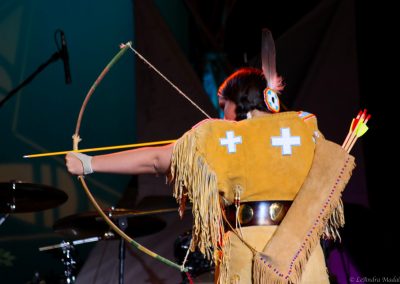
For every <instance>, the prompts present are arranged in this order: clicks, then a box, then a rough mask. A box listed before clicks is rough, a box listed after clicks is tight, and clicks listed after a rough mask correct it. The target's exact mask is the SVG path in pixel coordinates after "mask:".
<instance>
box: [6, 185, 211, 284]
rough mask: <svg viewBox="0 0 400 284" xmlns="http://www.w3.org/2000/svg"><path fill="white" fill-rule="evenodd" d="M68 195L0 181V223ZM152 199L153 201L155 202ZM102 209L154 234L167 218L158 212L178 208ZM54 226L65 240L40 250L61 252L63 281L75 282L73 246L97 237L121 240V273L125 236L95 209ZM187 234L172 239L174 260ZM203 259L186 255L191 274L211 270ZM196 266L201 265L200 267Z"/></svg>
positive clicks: (126, 225) (130, 229)
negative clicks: (15, 214) (9, 217)
mask: <svg viewBox="0 0 400 284" xmlns="http://www.w3.org/2000/svg"><path fill="white" fill-rule="evenodd" d="M67 199H68V195H67V194H66V193H65V192H64V191H62V190H60V189H57V188H54V187H51V186H47V185H42V184H34V183H25V182H20V181H10V182H0V225H1V224H2V223H3V222H4V221H5V220H6V219H7V217H8V216H9V215H10V214H14V213H29V212H37V211H43V210H47V209H51V208H56V207H58V206H60V205H62V204H63V203H65V202H66V201H67ZM150 199H151V197H150ZM147 201H149V200H147ZM151 203H152V204H153V205H154V204H157V203H158V202H151ZM158 204H160V203H158ZM169 204H170V202H169ZM140 208H141V207H140ZM149 208H151V207H149ZM188 209H190V208H188ZM104 212H105V213H106V214H107V215H108V216H109V217H110V218H111V219H112V220H113V221H114V223H115V224H116V225H117V226H118V227H119V228H120V229H121V230H122V231H124V232H125V233H127V234H128V235H129V236H131V237H133V238H135V237H142V236H146V235H150V234H154V233H156V232H159V231H161V230H162V229H164V228H165V227H166V222H165V221H164V220H163V219H162V218H160V217H158V215H159V214H164V213H169V212H177V208H165V209H154V208H151V210H132V209H121V208H118V209H116V208H110V209H106V210H104ZM53 230H54V232H56V233H57V234H59V235H61V236H62V237H63V238H65V239H67V240H68V241H62V242H61V243H58V244H55V245H49V246H44V247H40V248H39V251H43V252H44V251H52V252H54V251H57V253H58V254H59V255H60V253H61V262H62V264H63V267H64V275H63V278H64V280H63V283H74V282H75V280H76V275H77V272H78V271H77V263H76V260H75V253H74V252H75V246H76V245H81V244H86V243H92V242H97V241H100V240H115V239H119V240H120V249H119V259H120V267H119V273H120V274H121V273H122V275H123V272H124V263H123V259H124V255H125V244H124V240H123V239H122V238H120V237H119V236H118V235H117V234H116V233H114V232H113V230H111V229H110V227H109V226H108V224H107V223H106V222H105V221H104V220H103V218H102V217H100V215H99V214H98V213H97V212H95V211H89V212H83V213H78V214H74V215H70V216H66V217H64V218H61V219H59V220H58V221H56V222H55V223H54V225H53ZM190 238H191V234H189V233H188V232H187V233H185V234H184V237H183V235H181V236H178V238H177V240H176V243H175V256H176V258H177V260H180V254H181V253H180V250H182V249H185V248H186V247H187V246H188V242H190ZM201 258H202V256H201ZM204 263H205V262H203V261H202V260H199V256H197V254H196V253H194V254H191V255H190V257H189V264H190V265H189V266H191V267H190V271H191V272H193V273H194V274H199V272H201V271H204V269H205V270H206V271H210V270H213V266H212V265H211V264H210V263H207V264H206V268H205V266H204ZM199 266H201V267H200V268H199ZM120 276H121V275H120ZM122 279H123V276H122V277H120V283H122V282H121V281H123V280H122ZM184 282H185V281H184ZM184 282H183V283H184Z"/></svg>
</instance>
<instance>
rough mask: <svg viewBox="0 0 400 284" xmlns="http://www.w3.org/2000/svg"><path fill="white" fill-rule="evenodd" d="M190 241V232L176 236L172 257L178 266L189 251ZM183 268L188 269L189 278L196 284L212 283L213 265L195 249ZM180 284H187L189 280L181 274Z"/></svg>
mask: <svg viewBox="0 0 400 284" xmlns="http://www.w3.org/2000/svg"><path fill="white" fill-rule="evenodd" d="M191 240H192V231H187V232H185V233H183V234H181V235H179V236H178V238H177V239H176V241H175V244H174V255H175V258H176V260H177V262H178V263H179V264H181V263H182V262H183V260H184V259H185V256H186V252H187V250H188V249H189V246H190V241H191ZM185 267H187V268H188V270H189V274H190V276H191V277H192V278H193V280H194V282H195V283H196V284H198V283H203V284H206V283H207V284H211V283H214V271H215V265H214V263H213V262H212V261H210V260H207V259H206V258H205V256H204V255H203V254H202V253H201V252H200V251H198V250H197V249H196V250H195V251H194V252H190V253H189V256H188V258H187V261H186V264H185ZM181 283H182V284H188V283H189V279H188V278H187V275H186V273H182V282H181Z"/></svg>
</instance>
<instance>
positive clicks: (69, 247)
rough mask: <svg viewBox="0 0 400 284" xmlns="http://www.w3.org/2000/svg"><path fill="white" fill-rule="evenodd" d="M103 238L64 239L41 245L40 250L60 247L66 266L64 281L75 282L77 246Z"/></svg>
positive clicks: (62, 259) (66, 282) (63, 262)
mask: <svg viewBox="0 0 400 284" xmlns="http://www.w3.org/2000/svg"><path fill="white" fill-rule="evenodd" d="M99 240H101V238H100V237H92V238H86V239H82V240H75V241H71V242H70V241H62V242H61V243H59V244H56V245H50V246H44V247H40V248H39V251H50V250H54V249H60V252H61V263H62V264H63V266H64V275H63V279H62V281H63V283H65V284H73V283H75V281H76V274H77V261H76V260H75V259H76V257H75V246H76V245H80V244H86V243H91V242H97V241H99Z"/></svg>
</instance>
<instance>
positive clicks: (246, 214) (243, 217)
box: [239, 204, 254, 224]
mask: <svg viewBox="0 0 400 284" xmlns="http://www.w3.org/2000/svg"><path fill="white" fill-rule="evenodd" d="M253 217H254V210H253V208H251V206H250V205H247V204H242V205H240V207H239V222H240V224H247V223H249V222H250V221H251V220H252V219H253Z"/></svg>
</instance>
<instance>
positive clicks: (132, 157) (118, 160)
mask: <svg viewBox="0 0 400 284" xmlns="http://www.w3.org/2000/svg"><path fill="white" fill-rule="evenodd" d="M172 149H173V144H170V145H167V146H162V147H149V148H141V149H134V150H127V151H122V152H117V153H112V154H106V155H98V156H93V158H92V163H91V164H92V169H93V171H94V172H99V173H119V174H164V173H166V172H167V171H168V169H169V167H170V164H171V156H172ZM65 160H66V165H67V169H68V171H69V172H70V173H71V174H74V175H82V174H83V166H82V163H81V161H80V160H79V159H78V158H77V157H76V156H75V155H73V154H72V153H68V154H67V155H66V157H65Z"/></svg>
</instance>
